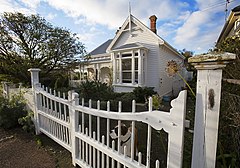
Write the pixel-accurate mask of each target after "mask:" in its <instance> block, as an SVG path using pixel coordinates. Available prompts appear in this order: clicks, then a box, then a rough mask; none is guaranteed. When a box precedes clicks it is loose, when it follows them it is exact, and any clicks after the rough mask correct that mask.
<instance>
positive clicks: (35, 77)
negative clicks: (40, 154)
mask: <svg viewBox="0 0 240 168" xmlns="http://www.w3.org/2000/svg"><path fill="white" fill-rule="evenodd" d="M28 71H29V72H30V73H31V85H32V93H33V104H34V125H35V132H36V134H37V135H38V134H40V130H39V118H38V111H37V110H38V104H37V103H38V101H37V93H36V86H37V84H40V83H39V72H40V71H41V70H40V69H38V68H31V69H29V70H28Z"/></svg>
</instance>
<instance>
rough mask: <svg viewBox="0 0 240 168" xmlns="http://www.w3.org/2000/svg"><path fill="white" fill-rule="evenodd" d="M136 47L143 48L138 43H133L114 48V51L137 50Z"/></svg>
mask: <svg viewBox="0 0 240 168" xmlns="http://www.w3.org/2000/svg"><path fill="white" fill-rule="evenodd" d="M135 47H142V46H141V45H139V44H137V43H131V44H125V45H122V46H120V47H117V48H114V49H113V50H121V49H126V48H135Z"/></svg>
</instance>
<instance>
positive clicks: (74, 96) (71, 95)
mask: <svg viewBox="0 0 240 168" xmlns="http://www.w3.org/2000/svg"><path fill="white" fill-rule="evenodd" d="M68 101H69V102H70V103H69V117H70V133H71V135H70V136H71V138H70V139H71V147H72V149H71V153H72V164H73V165H74V166H76V158H77V157H78V153H79V152H78V147H79V144H78V140H77V138H76V136H75V135H76V132H78V127H79V125H78V121H79V114H78V113H77V112H76V111H75V108H74V107H75V106H77V105H79V95H78V93H76V92H74V90H70V91H68Z"/></svg>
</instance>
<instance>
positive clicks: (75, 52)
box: [0, 13, 86, 83]
mask: <svg viewBox="0 0 240 168" xmlns="http://www.w3.org/2000/svg"><path fill="white" fill-rule="evenodd" d="M85 54H86V51H85V47H84V46H83V44H82V43H81V42H79V39H78V37H77V35H76V34H72V33H71V32H69V31H68V30H65V29H63V28H59V27H54V26H52V25H51V24H50V23H49V22H47V21H46V20H45V19H44V18H42V17H40V16H39V15H24V14H22V13H4V14H2V15H1V18H0V62H1V64H0V73H1V74H5V75H6V77H9V78H10V79H13V78H15V80H17V81H21V82H22V83H29V81H30V73H29V72H28V71H27V70H28V69H29V68H40V69H41V75H42V77H41V78H49V79H57V78H54V77H55V76H56V73H55V72H58V73H60V74H67V72H68V71H69V70H71V69H72V68H73V67H74V66H76V63H77V58H78V60H79V59H80V58H79V57H83V56H84V55H85ZM41 83H43V82H41Z"/></svg>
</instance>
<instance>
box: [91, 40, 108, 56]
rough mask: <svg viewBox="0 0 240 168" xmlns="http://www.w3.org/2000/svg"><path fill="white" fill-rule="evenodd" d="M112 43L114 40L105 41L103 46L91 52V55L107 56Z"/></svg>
mask: <svg viewBox="0 0 240 168" xmlns="http://www.w3.org/2000/svg"><path fill="white" fill-rule="evenodd" d="M111 42H112V39H109V40H107V41H105V42H104V43H103V44H101V45H100V46H99V47H97V48H96V49H94V50H93V51H91V52H90V53H89V54H90V55H98V54H105V53H106V50H107V48H108V46H109V44H110V43H111Z"/></svg>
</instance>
